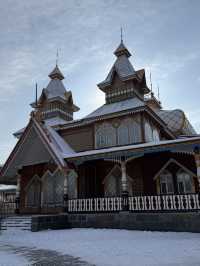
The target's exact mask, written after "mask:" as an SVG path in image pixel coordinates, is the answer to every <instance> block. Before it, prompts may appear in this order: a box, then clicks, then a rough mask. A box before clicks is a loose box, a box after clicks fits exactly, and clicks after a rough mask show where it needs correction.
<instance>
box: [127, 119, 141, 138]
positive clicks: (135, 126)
mask: <svg viewBox="0 0 200 266" xmlns="http://www.w3.org/2000/svg"><path fill="white" fill-rule="evenodd" d="M129 136H130V143H138V142H141V125H140V123H138V122H137V121H135V120H132V121H131V124H130V126H129Z"/></svg>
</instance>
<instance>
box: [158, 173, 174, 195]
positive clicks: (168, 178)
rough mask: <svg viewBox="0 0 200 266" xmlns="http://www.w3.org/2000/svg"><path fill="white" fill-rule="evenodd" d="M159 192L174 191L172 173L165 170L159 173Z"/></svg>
mask: <svg viewBox="0 0 200 266" xmlns="http://www.w3.org/2000/svg"><path fill="white" fill-rule="evenodd" d="M160 193H161V194H172V193H174V184H173V177H172V174H171V173H170V172H169V171H167V170H165V171H163V173H162V174H161V175H160Z"/></svg>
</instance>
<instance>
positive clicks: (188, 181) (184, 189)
mask: <svg viewBox="0 0 200 266" xmlns="http://www.w3.org/2000/svg"><path fill="white" fill-rule="evenodd" d="M177 184H178V192H179V193H180V194H185V193H193V192H194V186H193V179H192V176H190V175H189V174H188V173H186V172H184V171H183V170H179V171H178V173H177Z"/></svg>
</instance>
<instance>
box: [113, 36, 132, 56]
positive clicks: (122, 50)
mask: <svg viewBox="0 0 200 266" xmlns="http://www.w3.org/2000/svg"><path fill="white" fill-rule="evenodd" d="M114 54H115V55H116V56H117V57H119V56H121V55H126V56H127V57H130V56H131V53H130V52H129V50H128V49H127V48H126V46H125V45H124V43H123V40H121V43H120V45H119V46H118V47H117V49H116V50H115V51H114Z"/></svg>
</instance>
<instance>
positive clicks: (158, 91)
mask: <svg viewBox="0 0 200 266" xmlns="http://www.w3.org/2000/svg"><path fill="white" fill-rule="evenodd" d="M158 100H160V88H159V85H158Z"/></svg>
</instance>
